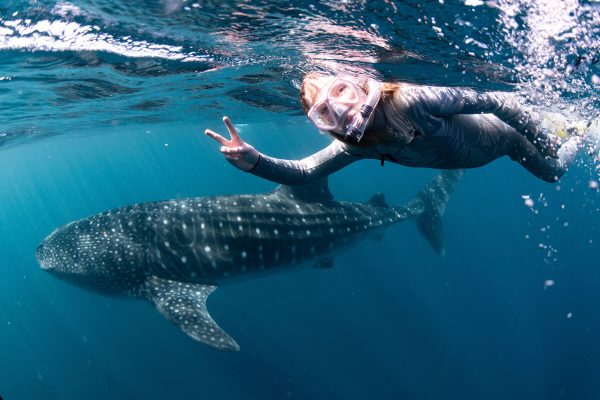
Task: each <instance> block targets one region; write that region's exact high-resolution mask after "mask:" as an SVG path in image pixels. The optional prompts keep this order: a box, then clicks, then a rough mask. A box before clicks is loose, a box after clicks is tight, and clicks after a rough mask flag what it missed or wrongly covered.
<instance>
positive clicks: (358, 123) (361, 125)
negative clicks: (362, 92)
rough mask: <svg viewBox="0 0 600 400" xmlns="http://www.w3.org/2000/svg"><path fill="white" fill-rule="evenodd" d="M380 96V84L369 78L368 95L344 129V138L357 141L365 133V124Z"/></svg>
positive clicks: (369, 118)
mask: <svg viewBox="0 0 600 400" xmlns="http://www.w3.org/2000/svg"><path fill="white" fill-rule="evenodd" d="M380 98H381V85H380V84H379V83H378V82H377V81H374V80H369V96H368V97H367V100H366V101H365V104H363V105H362V106H361V107H360V111H359V113H358V114H356V116H355V117H354V118H353V120H352V123H350V125H349V126H348V130H347V131H346V135H345V139H346V140H348V141H351V142H353V143H358V142H360V140H361V139H362V137H363V136H364V135H365V130H366V129H367V125H368V123H369V121H370V120H371V117H372V116H373V111H374V110H375V106H376V105H377V103H379V99H380Z"/></svg>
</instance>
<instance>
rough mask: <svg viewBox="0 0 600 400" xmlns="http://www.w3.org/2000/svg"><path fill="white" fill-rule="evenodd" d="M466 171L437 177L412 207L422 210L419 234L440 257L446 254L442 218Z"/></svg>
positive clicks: (454, 171)
mask: <svg viewBox="0 0 600 400" xmlns="http://www.w3.org/2000/svg"><path fill="white" fill-rule="evenodd" d="M463 174H464V170H462V169H456V170H446V171H443V172H442V173H441V174H439V175H438V176H436V177H435V178H434V179H433V180H432V181H431V182H429V183H428V184H427V185H425V187H424V188H423V189H422V190H421V191H420V192H419V193H418V194H417V198H416V199H415V200H414V201H413V202H412V204H411V205H410V206H412V207H414V208H416V209H419V210H421V211H420V212H419V213H418V216H417V218H416V224H417V228H418V229H419V232H421V234H422V235H423V236H424V237H425V239H427V241H428V242H429V244H430V245H431V246H432V247H433V249H434V250H435V251H436V252H437V253H438V254H440V255H442V256H443V255H444V254H445V253H446V249H445V248H444V227H443V226H442V217H443V216H444V212H445V211H446V205H447V204H448V200H449V199H450V195H451V194H452V192H453V191H454V188H455V186H456V184H457V183H458V181H459V180H460V178H462V176H463Z"/></svg>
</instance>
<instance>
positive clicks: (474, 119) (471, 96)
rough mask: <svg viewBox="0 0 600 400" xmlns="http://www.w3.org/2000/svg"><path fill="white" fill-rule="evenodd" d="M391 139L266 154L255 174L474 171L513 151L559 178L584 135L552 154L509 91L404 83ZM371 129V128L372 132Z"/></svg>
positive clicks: (535, 170)
mask: <svg viewBox="0 0 600 400" xmlns="http://www.w3.org/2000/svg"><path fill="white" fill-rule="evenodd" d="M379 107H382V108H383V111H384V112H385V115H386V118H387V121H386V124H385V125H386V131H387V132H389V135H386V136H389V137H390V139H389V140H385V143H382V144H378V145H375V146H368V147H366V146H352V145H348V144H345V143H343V142H341V141H339V140H334V141H333V142H332V143H331V144H330V145H329V146H328V147H326V148H325V149H323V150H321V151H319V152H317V153H315V154H313V155H311V156H309V157H307V158H304V159H302V160H282V159H277V158H273V157H269V156H266V155H264V154H261V155H260V158H259V161H258V163H257V164H256V166H255V167H254V168H253V169H252V170H251V171H250V172H251V173H253V174H255V175H258V176H260V177H263V178H265V179H269V180H271V181H274V182H279V183H283V184H287V185H298V184H302V183H306V182H310V181H313V180H316V179H319V178H322V177H324V176H327V175H329V174H331V173H333V172H335V171H337V170H340V169H341V168H343V167H345V166H347V165H349V164H351V163H353V162H354V161H357V160H361V159H364V158H371V159H376V160H388V161H391V162H394V163H397V164H400V165H405V166H410V167H425V168H440V169H455V168H474V167H479V166H482V165H485V164H487V163H489V162H491V161H493V160H495V159H496V158H499V157H502V156H509V157H510V158H511V159H513V160H515V161H517V162H519V163H520V164H521V165H523V166H524V167H525V168H526V169H527V170H528V171H530V172H531V173H532V174H534V175H535V176H537V177H539V178H541V179H543V180H545V181H548V182H555V181H556V180H558V178H560V176H562V174H563V173H564V172H565V170H566V168H567V166H568V164H569V163H570V162H571V161H572V160H573V159H574V157H575V153H576V151H577V147H578V142H579V138H577V137H573V138H572V139H570V140H569V141H567V142H566V143H565V144H564V145H563V146H562V147H561V148H560V150H559V151H558V158H550V157H546V156H544V154H543V152H544V150H545V146H546V145H547V143H548V140H547V136H546V134H545V133H543V132H542V131H541V129H540V128H539V126H538V125H537V124H536V122H535V120H534V119H533V118H532V116H531V115H530V114H529V113H527V112H526V111H524V109H523V108H522V107H521V106H519V105H518V104H517V103H516V102H514V101H512V100H511V99H510V97H509V95H508V94H504V93H479V92H476V91H474V90H471V89H462V88H443V87H431V86H413V85H403V87H402V88H401V89H400V90H398V91H396V92H395V94H394V95H393V98H391V99H388V100H387V101H382V102H381V103H380V104H379ZM367 134H368V132H367Z"/></svg>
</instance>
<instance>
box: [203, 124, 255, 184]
mask: <svg viewBox="0 0 600 400" xmlns="http://www.w3.org/2000/svg"><path fill="white" fill-rule="evenodd" d="M223 123H224V124H225V126H226V127H227V130H228V131H229V135H230V136H231V140H227V139H225V138H224V137H223V136H221V135H219V134H218V133H216V132H214V131H211V130H210V129H207V130H205V131H204V134H205V135H206V136H209V137H211V138H213V139H214V140H216V141H217V142H219V143H220V144H221V148H220V149H219V150H220V151H221V153H223V155H224V156H225V158H226V159H227V161H229V162H230V163H231V164H233V165H234V166H236V167H237V168H239V169H241V170H242V171H245V172H248V171H252V170H253V169H254V168H255V167H256V164H258V160H259V158H260V156H259V153H258V151H256V149H255V148H254V147H252V146H250V145H249V144H248V143H246V142H244V141H243V140H242V139H241V138H240V135H239V134H238V132H237V130H236V129H235V127H234V126H233V124H232V123H231V120H230V119H229V118H227V117H223Z"/></svg>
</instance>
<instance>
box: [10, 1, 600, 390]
mask: <svg viewBox="0 0 600 400" xmlns="http://www.w3.org/2000/svg"><path fill="white" fill-rule="evenodd" d="M599 13H600V11H599V7H598V3H597V2H595V1H561V2H552V1H543V2H542V1H540V2H535V1H516V0H515V1H500V0H499V1H497V2H493V3H492V2H480V1H472V0H467V1H447V0H446V1H426V2H417V1H414V2H413V1H411V2H394V1H377V2H363V1H345V2H337V1H336V2H320V3H316V2H314V3H313V2H294V3H289V2H265V1H244V2H216V1H213V2H200V1H199V2H196V3H195V2H193V1H183V0H164V1H158V0H157V1H150V0H148V1H142V0H134V1H123V0H105V1H103V0H79V1H70V2H66V1H53V0H43V1H42V0H37V1H35V0H30V1H12V0H8V1H3V2H2V4H1V5H0V118H1V120H2V125H1V126H0V144H1V147H0V171H2V172H3V173H2V177H3V179H2V185H1V187H0V221H2V223H1V225H0V248H1V249H2V250H1V251H0V260H1V262H0V266H1V269H0V396H2V397H3V398H4V399H7V400H8V399H61V400H62V399H67V400H71V399H90V400H94V399H106V398H111V399H165V398H172V399H195V398H211V399H285V398H293V399H364V398H381V399H397V398H407V399H479V398H486V399H508V398H513V399H555V398H556V399H559V398H561V399H597V398H598V397H600V384H599V383H598V379H597V376H598V375H597V374H598V373H599V372H600V336H599V332H600V320H599V319H598V316H597V314H598V312H597V309H598V304H599V300H598V290H597V288H598V287H599V286H600V270H598V261H597V254H598V252H599V250H600V223H599V220H598V215H599V207H600V198H599V193H598V190H597V189H595V188H594V184H595V182H597V181H598V170H597V168H596V163H595V161H594V154H592V155H589V154H587V153H586V152H585V151H584V152H582V154H581V155H580V157H579V159H578V163H577V165H575V166H574V167H573V168H571V170H570V171H569V172H568V173H567V174H566V175H565V176H564V178H563V179H561V181H560V182H559V183H558V184H556V185H550V184H546V183H544V182H541V181H538V180H536V179H535V178H534V177H532V176H531V175H529V174H528V173H527V172H526V171H525V170H523V169H522V168H521V167H519V166H518V165H516V164H515V163H513V162H511V161H510V160H508V159H502V160H498V161H495V162H494V163H492V164H490V165H488V166H485V167H483V168H479V169H476V170H470V171H468V172H467V173H466V174H465V176H464V178H463V179H462V181H461V182H460V183H459V185H458V187H457V189H456V191H455V193H454V194H453V196H452V198H451V200H450V202H449V204H448V208H447V210H446V214H445V216H444V229H445V233H446V256H445V257H440V256H437V255H436V254H435V253H434V252H433V251H432V250H431V248H430V247H429V246H428V244H427V243H426V241H425V240H424V239H423V238H422V237H421V236H420V234H419V233H418V231H417V230H416V229H415V226H414V224H413V223H412V222H410V221H406V222H402V223H400V224H398V225H396V226H394V227H391V228H390V229H388V230H387V231H386V233H385V236H384V238H383V239H382V240H380V241H370V240H367V241H364V242H362V243H360V244H359V245H358V246H357V247H356V248H353V249H352V250H350V251H348V252H345V253H343V254H340V255H338V256H337V257H336V259H335V266H334V268H332V269H317V268H314V269H313V268H307V269H306V270H304V271H299V272H294V273H288V274H281V275H273V276H269V277H266V278H261V279H256V280H250V281H245V282H239V283H236V284H234V285H230V286H224V287H221V288H219V289H218V290H217V291H216V292H215V293H214V294H213V295H212V296H211V297H210V299H209V300H208V308H209V310H210V311H211V314H212V315H213V317H214V318H215V320H216V321H217V322H218V323H219V324H220V325H221V326H222V327H223V328H224V329H225V330H226V331H227V332H228V333H229V334H231V335H232V336H233V337H234V338H235V339H236V340H237V341H238V343H239V344H240V346H241V351H240V352H238V353H222V352H218V351H215V350H213V349H211V348H209V347H207V346H204V345H202V344H200V343H198V342H195V341H194V340H192V339H190V338H189V337H187V336H186V335H185V334H183V333H182V332H181V331H180V330H179V329H178V328H176V327H175V326H173V325H171V324H170V323H169V322H168V321H166V320H165V319H164V318H163V317H162V316H161V315H160V314H159V313H157V312H156V310H154V309H153V307H152V306H150V305H149V304H148V303H147V302H145V301H142V300H136V299H122V298H110V297H103V296H101V295H98V294H95V293H92V292H89V291H84V290H82V289H80V288H77V287H74V286H71V285H69V284H67V283H65V282H62V281H60V280H58V279H56V278H54V277H52V276H51V275H49V274H47V273H45V272H44V271H42V270H41V269H40V268H39V266H38V264H37V261H36V259H35V249H36V247H37V245H38V244H39V243H40V242H41V241H42V240H43V239H44V237H46V235H48V234H49V233H50V232H51V231H52V230H53V229H55V228H56V227H58V226H60V225H63V224H65V223H68V222H70V221H73V220H75V219H79V218H82V217H85V216H88V215H92V214H95V213H98V212H101V211H105V210H108V209H112V208H115V207H120V206H123V205H127V204H132V203H138V202H144V201H152V200H162V199H171V198H181V197H191V196H205V195H214V194H236V193H261V192H266V191H269V190H271V189H273V188H274V187H275V185H274V184H271V183H269V182H267V181H263V180H261V179H259V178H256V177H254V176H251V175H248V174H244V173H242V172H240V171H238V170H236V169H235V168H233V167H231V166H230V165H229V164H228V163H227V162H226V161H225V160H224V159H223V157H222V155H221V154H220V153H219V152H218V151H217V146H216V145H215V143H213V142H212V141H211V140H210V139H208V138H207V137H205V136H204V134H203V131H204V129H205V128H211V129H214V130H217V131H219V132H224V127H223V126H222V123H221V117H222V115H224V114H226V115H229V116H230V117H231V118H232V120H233V122H234V123H235V124H236V126H237V127H238V128H239V130H240V133H241V134H242V135H243V137H244V138H245V139H246V140H247V141H248V142H250V143H252V144H253V145H254V146H255V147H256V148H258V149H260V150H261V151H264V152H265V153H267V154H272V155H275V156H278V157H284V158H299V157H303V156H305V155H308V154H310V153H311V152H314V151H315V150H317V149H320V148H321V147H323V146H324V145H326V144H327V143H328V139H327V138H326V137H324V136H321V135H319V134H317V132H316V131H315V129H314V128H313V127H312V126H311V125H310V124H309V122H308V120H307V119H306V117H305V116H303V115H302V113H301V109H300V105H299V101H298V99H297V97H298V88H297V87H298V82H299V81H300V80H301V78H302V75H303V74H304V73H305V72H307V71H310V70H320V71H328V72H332V71H338V70H343V71H351V72H352V71H366V72H367V73H372V74H374V75H378V76H380V77H382V78H384V79H390V80H393V79H396V80H406V81H409V82H416V83H423V84H437V85H463V86H471V87H475V88H478V89H482V90H498V89H502V90H510V91H514V92H517V93H519V94H521V95H523V96H524V97H527V98H528V100H529V101H530V102H531V103H532V104H533V105H538V106H550V105H551V106H555V107H556V106H559V107H560V109H561V110H563V111H565V112H568V113H569V114H571V115H578V116H580V117H581V118H583V119H591V118H595V117H597V116H598V110H599V109H600V108H599V103H598V94H597V88H598V86H597V83H594V82H596V80H597V79H598V75H600V71H599V70H598V66H597V64H595V63H594V59H595V57H597V56H598V52H597V50H598V44H599V43H600V35H599V34H598V29H599V28H598V24H597V21H598V20H600V19H599V18H600V17H599V15H600V14H599ZM594 77H595V78H594ZM435 174H436V171H433V170H425V169H410V168H405V167H400V166H397V165H393V164H387V163H386V165H385V166H384V167H381V166H380V165H379V163H378V162H377V161H363V162H361V163H356V164H354V165H351V166H350V167H348V168H346V169H344V170H343V171H341V172H339V173H337V174H335V175H334V176H333V177H332V178H331V179H330V185H331V190H332V192H333V193H334V195H335V196H336V198H338V199H341V200H349V201H365V200H367V199H368V198H369V197H370V196H371V195H372V194H374V193H377V192H383V193H385V195H386V198H387V201H388V202H389V203H391V204H401V203H404V202H407V201H409V200H410V199H412V198H413V196H414V195H415V194H416V193H417V192H418V191H419V189H420V188H421V187H422V185H423V184H425V183H426V182H427V181H428V180H429V179H430V178H432V177H433V176H435ZM524 196H529V198H530V199H532V200H533V206H532V207H529V206H527V205H525V204H524V203H525V202H524V200H525V198H524Z"/></svg>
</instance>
